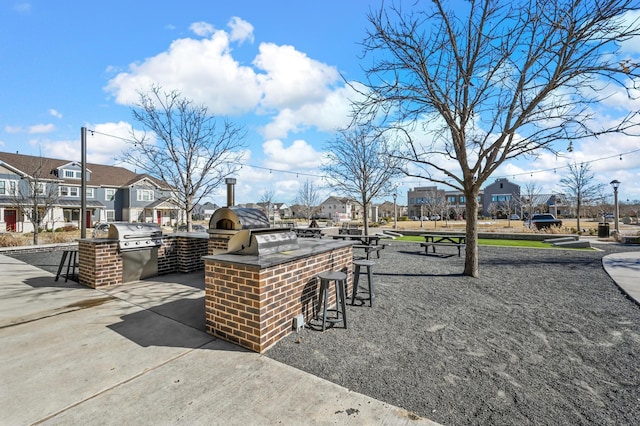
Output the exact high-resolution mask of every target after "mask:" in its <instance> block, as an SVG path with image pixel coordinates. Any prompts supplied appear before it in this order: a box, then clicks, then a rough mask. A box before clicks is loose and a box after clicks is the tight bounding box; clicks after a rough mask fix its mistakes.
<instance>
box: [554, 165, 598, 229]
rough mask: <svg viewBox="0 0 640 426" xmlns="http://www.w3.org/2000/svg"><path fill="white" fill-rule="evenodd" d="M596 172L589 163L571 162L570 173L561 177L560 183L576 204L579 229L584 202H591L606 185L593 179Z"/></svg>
mask: <svg viewBox="0 0 640 426" xmlns="http://www.w3.org/2000/svg"><path fill="white" fill-rule="evenodd" d="M594 179H595V174H594V173H592V172H591V165H590V164H589V163H581V164H580V165H579V166H578V165H577V164H575V163H574V164H569V174H568V175H567V176H566V177H564V178H562V179H560V185H561V186H562V188H564V190H565V191H567V195H568V198H569V200H570V201H571V202H572V203H574V204H575V206H576V226H577V228H578V231H580V230H581V229H582V228H581V227H580V217H581V209H582V206H583V205H584V204H590V203H591V202H592V201H594V200H595V199H597V198H599V197H600V194H601V193H602V190H603V189H604V185H603V184H601V183H598V184H595V183H593V180H594Z"/></svg>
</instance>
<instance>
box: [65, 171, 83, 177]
mask: <svg viewBox="0 0 640 426" xmlns="http://www.w3.org/2000/svg"><path fill="white" fill-rule="evenodd" d="M64 177H65V179H82V171H81V170H66V169H65V170H64Z"/></svg>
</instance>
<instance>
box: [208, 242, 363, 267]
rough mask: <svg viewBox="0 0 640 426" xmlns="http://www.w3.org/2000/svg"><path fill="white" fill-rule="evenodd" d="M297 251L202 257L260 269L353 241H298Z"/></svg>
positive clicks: (334, 248) (342, 245) (344, 245)
mask: <svg viewBox="0 0 640 426" xmlns="http://www.w3.org/2000/svg"><path fill="white" fill-rule="evenodd" d="M298 245H299V246H300V248H299V249H296V250H289V251H283V252H280V253H273V254H267V255H264V256H255V255H246V254H233V253H223V254H215V255H212V256H204V257H203V259H205V260H219V261H223V262H230V263H235V264H239V265H250V266H258V267H260V268H261V269H263V268H269V267H271V266H275V265H280V264H282V263H287V262H291V261H293V260H297V259H302V258H305V257H309V256H313V255H316V254H320V253H326V252H328V251H331V250H336V249H339V248H343V247H349V246H352V245H353V241H342V240H334V239H298Z"/></svg>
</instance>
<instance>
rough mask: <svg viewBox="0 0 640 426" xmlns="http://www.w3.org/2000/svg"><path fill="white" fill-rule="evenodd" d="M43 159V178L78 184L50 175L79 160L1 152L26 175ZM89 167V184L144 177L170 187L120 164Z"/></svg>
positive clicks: (121, 182)
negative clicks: (44, 173) (44, 174)
mask: <svg viewBox="0 0 640 426" xmlns="http://www.w3.org/2000/svg"><path fill="white" fill-rule="evenodd" d="M40 161H42V164H43V167H44V170H45V171H46V173H47V176H42V177H41V178H43V179H56V180H59V181H61V182H64V183H66V184H70V185H74V184H75V185H78V184H79V180H78V179H65V178H64V177H56V176H54V175H53V174H51V175H49V173H51V172H52V171H53V170H56V169H58V168H60V167H62V166H67V165H69V164H71V163H77V164H78V165H80V162H79V161H76V162H74V161H70V160H59V159H55V158H47V157H36V156H31V155H23V154H12V153H9V152H0V162H1V163H4V164H5V165H6V166H8V167H9V168H12V169H15V170H19V171H20V172H22V173H24V174H25V175H30V174H31V173H33V170H34V169H35V168H36V167H38V166H39V165H40ZM86 166H87V169H88V170H89V171H90V172H91V177H90V178H89V179H90V180H88V181H87V186H108V187H124V186H130V185H132V184H134V183H136V182H138V181H140V180H142V179H144V178H147V179H149V180H150V181H152V182H153V183H154V184H156V185H158V186H159V187H162V188H168V186H167V185H166V184H163V182H162V181H160V180H159V179H156V178H154V177H151V176H149V175H147V174H138V173H135V172H132V171H131V170H129V169H125V168H124V167H118V166H105V165H102V164H94V163H87V164H86Z"/></svg>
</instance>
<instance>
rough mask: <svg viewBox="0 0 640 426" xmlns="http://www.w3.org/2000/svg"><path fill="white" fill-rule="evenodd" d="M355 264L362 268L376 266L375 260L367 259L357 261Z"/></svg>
mask: <svg viewBox="0 0 640 426" xmlns="http://www.w3.org/2000/svg"><path fill="white" fill-rule="evenodd" d="M353 264H354V265H360V266H374V265H375V264H376V262H374V261H373V260H367V259H356V260H354V261H353Z"/></svg>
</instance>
